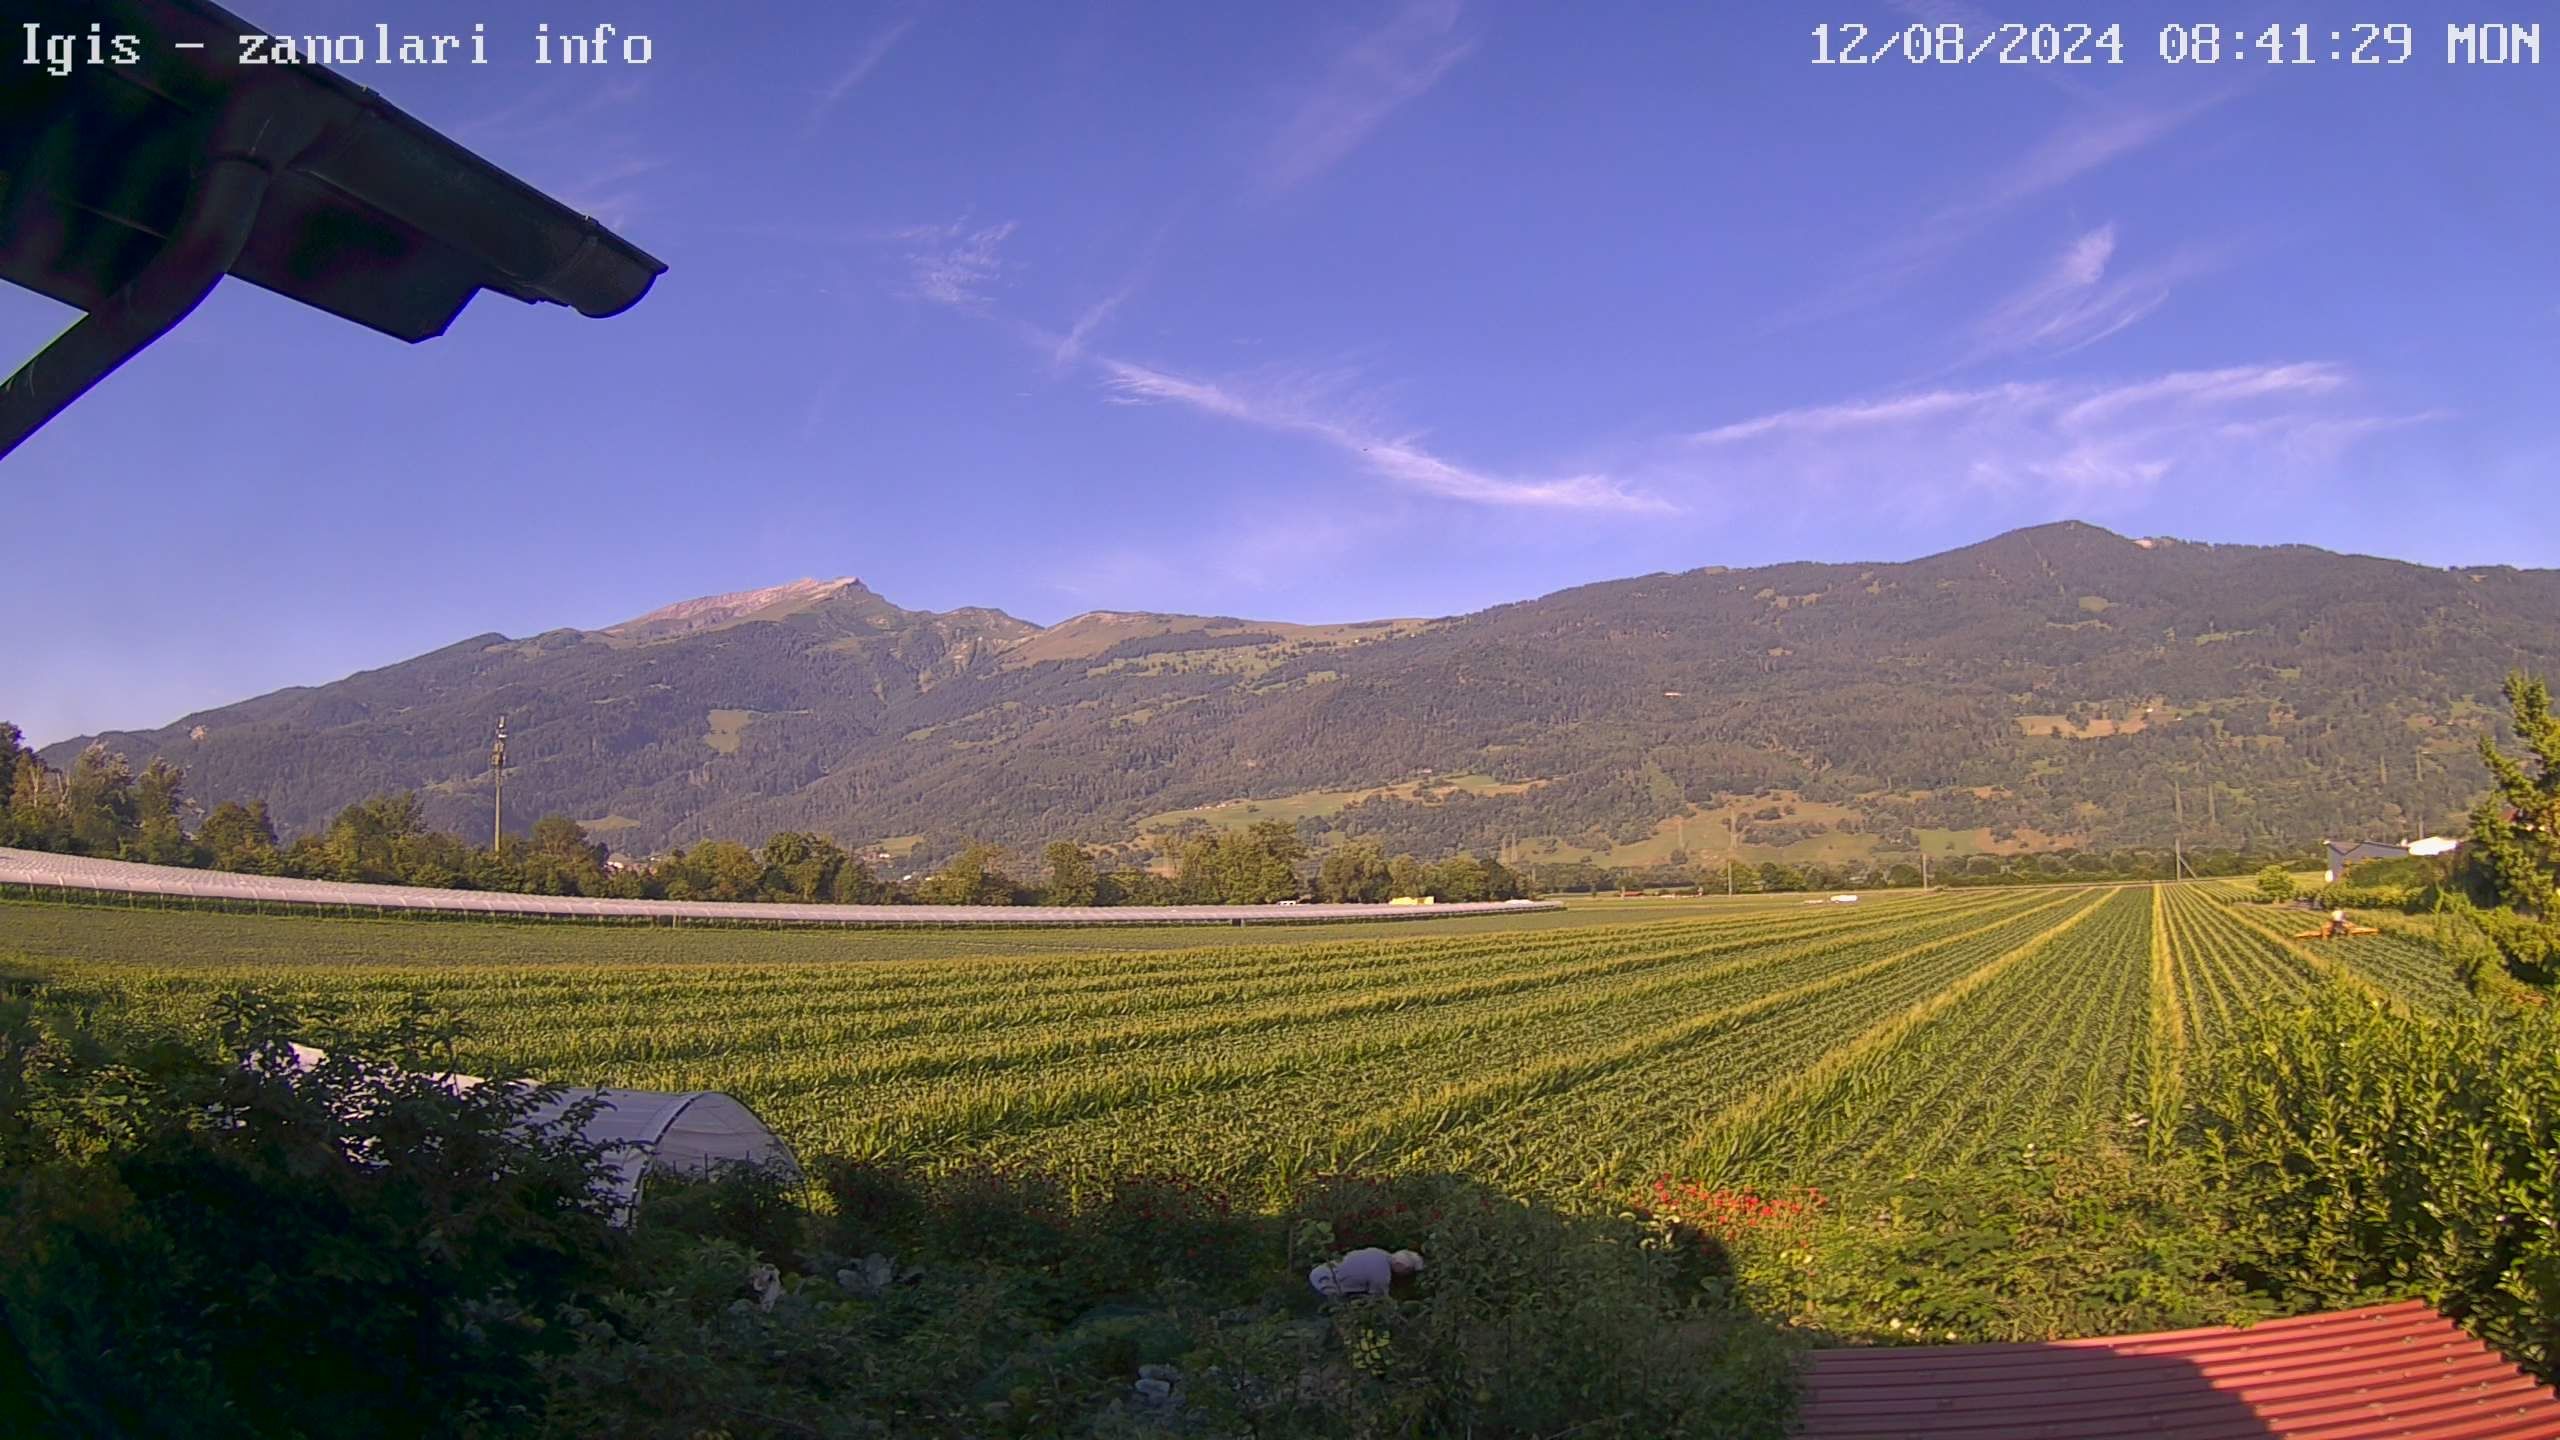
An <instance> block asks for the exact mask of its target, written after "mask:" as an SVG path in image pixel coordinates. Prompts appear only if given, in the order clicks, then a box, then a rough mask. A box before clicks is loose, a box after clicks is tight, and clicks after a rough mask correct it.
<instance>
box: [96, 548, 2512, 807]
mask: <svg viewBox="0 0 2560 1440" xmlns="http://www.w3.org/2000/svg"><path fill="white" fill-rule="evenodd" d="M2555 636H2560V572H2555V571H2531V570H2515V569H2512V568H2508V567H2471V568H2455V569H2443V570H2439V569H2434V568H2430V567H2422V566H2416V565H2411V564H2408V563H2406V562H2400V561H2393V560H2387V559H2382V558H2379V557H2365V556H2348V555H2338V554H2333V553H2332V552H2328V551H2323V550H2317V549H2314V548H2311V547H2301V546H2228V545H2212V544H2204V543H2199V542H2190V541H2182V540H2176V539H2172V538H2169V537H2150V538H2148V539H2147V540H2136V539H2129V538H2127V537H2124V536H2120V535H2115V534H2113V533H2111V532H2108V531H2105V530H2103V529H2100V528H2099V527H2096V526H2093V525H2087V524H2085V523H2082V522H2076V521H2069V522H2059V523H2056V524H2053V525H2046V526H2038V527H2032V528H2029V529H2024V530H2015V531H2010V532H2007V533H2005V534H2002V535H1997V536H1992V537H1990V538H1988V539H1986V540H1983V541H1979V542H1976V543H1974V544H1972V545H1967V546H1962V547H1958V548H1956V549H1952V550H1948V551H1943V552H1939V553H1937V554H1934V555H1929V556H1923V557H1920V558H1919V559H1916V560H1909V561H1899V562H1894V561H1875V562H1816V561H1799V562H1785V563H1780V564H1776V565H1766V566H1754V567H1745V568H1733V567H1724V566H1705V567H1700V568H1697V569H1693V570H1687V571H1679V572H1658V573H1656V574H1652V575H1645V576H1636V577H1631V578H1627V579H1621V580H1608V581H1596V582H1592V583H1590V584H1586V585H1579V586H1572V587H1567V588H1565V589H1562V590H1558V591H1554V592H1551V593H1549V594H1546V595H1542V596H1539V597H1536V598H1533V599H1527V600H1520V601H1513V602H1509V603H1506V604H1503V605H1497V606H1493V607H1490V608H1488V609H1485V610H1480V611H1476V612H1472V613H1469V614H1464V615H1455V616H1445V617H1438V618H1432V619H1396V620H1380V621H1364V622H1358V623H1354V624H1346V625H1304V624H1298V623H1295V622H1287V621H1264V620H1251V619H1245V618H1240V617H1232V616H1192V615H1178V614H1162V613H1156V612H1144V611H1125V610H1097V611H1088V612H1085V613H1083V614H1080V615H1075V616H1070V617H1068V618H1066V619H1064V620H1061V621H1059V622H1057V623H1056V624H1054V625H1049V626H1041V625H1036V624H1033V623H1031V622H1028V621H1023V620H1020V619H1018V618H1016V617H1013V616H1011V615H1008V614H1005V613H1004V612H1002V611H1000V610H994V609H987V608H963V609H957V610H952V611H945V612H931V611H912V610H907V609H904V608H902V607H900V606H898V605H896V604H895V603H894V602H892V601H889V600H888V599H886V598H885V597H882V596H879V595H878V594H876V592H873V591H871V590H869V589H868V588H867V587H865V586H863V585H862V584H861V582H860V581H858V580H855V579H853V578H851V577H843V578H839V579H836V580H825V581H822V580H814V579H811V580H801V581H794V582H790V583H788V584H785V585H780V586H769V587H764V588H762V589H755V590H746V591H737V592H730V593H728V594H725V595H719V596H705V597H698V598H697V599H695V600H691V601H679V602H675V603H674V604H672V605H669V606H662V607H660V608H659V609H657V610H654V611H651V612H648V614H646V615H643V616H639V617H635V618H634V619H633V620H631V621H624V622H620V623H619V624H617V625H614V626H609V627H606V628H604V629H603V630H596V631H585V630H555V631H549V632H544V633H543V634H540V635H536V636H531V637H526V638H524V639H510V638H508V637H505V636H499V635H481V636H474V637H471V638H469V639H466V640H462V641H457V642H455V643H454V644H452V645H448V646H445V647H441V648H439V649H437V650H432V651H429V652H427V653H426V654H424V655H420V656H416V657H412V658H411V659H409V660H404V661H399V662H395V663H393V664H391V665H386V666H382V667H377V668H376V669H373V670H368V671H362V672H358V673H357V674H355V675H351V676H348V677H346V678H344V679H342V680H339V681H334V682H331V683H329V684H326V685H319V686H306V687H295V688H291V689H286V690H280V691H276V692H272V693H270V694H268V695H264V696H258V697H253V698H251V699H249V700H245V701H242V702H239V703H238V704H235V705H230V706H221V707H216V708H214V709H211V710H206V711H201V712H198V713H197V714H194V715H189V716H186V717H182V718H181V719H180V720H178V721H176V722H175V723H173V724H171V725H168V726H163V727H160V728H159V729H157V730H148V731H120V732H108V733H107V734H106V735H105V736H104V737H95V738H103V739H104V740H105V741H106V742H107V743H109V744H110V745H112V746H114V747H115V748H118V749H122V750H125V751H126V752H127V753H129V754H131V755H133V757H134V758H135V760H136V761H137V763H140V762H141V761H142V760H144V759H145V758H146V757H147V756H149V755H155V754H159V755H166V756H167V757H168V758H170V759H171V760H172V761H173V762H175V763H178V764H180V765H183V766H185V767H186V768H187V769H188V771H189V774H190V786H191V789H192V790H193V791H194V793H196V794H197V795H200V796H203V797H205V798H206V799H207V800H208V801H210V800H213V799H227V798H250V797H252V796H255V797H258V798H265V799H267V800H268V801H269V803H270V805H271V806H272V807H273V808H274V810H275V812H276V815H277V818H278V821H279V823H280V824H281V825H282V826H283V827H284V828H285V829H287V830H288V831H294V830H300V829H303V828H307V827H309V826H311V825H314V824H316V823H318V822H319V821H321V820H322V819H325V817H326V816H327V814H329V813H331V812H332V811H334V809H335V808H337V807H339V806H342V805H344V804H346V803H348V802H350V801H352V800H353V799H356V798H361V796H362V795H363V794H366V793H370V792H372V791H375V790H380V789H387V788H415V789H418V790H420V791H421V793H422V795H423V796H424V798H425V800H426V802H427V805H428V810H429V814H430V816H431V817H436V818H438V819H440V820H447V821H450V822H451V823H457V824H458V823H470V822H471V821H476V820H477V819H479V818H480V817H485V815H486V813H487V777H486V774H485V766H486V755H487V734H488V730H489V728H490V726H491V724H492V723H493V722H494V719H495V717H496V715H497V714H498V713H505V714H506V715H507V716H508V722H509V730H510V735H509V747H510V749H509V754H510V761H511V765H512V767H513V768H511V770H510V772H509V776H508V797H509V801H510V813H511V815H520V816H522V818H523V821H524V822H526V823H529V822H530V820H531V819H532V818H534V817H535V816H536V815H538V814H541V813H545V812H548V811H558V812H561V813H567V814H570V815H572V816H574V817H575V818H578V819H580V820H582V821H587V822H591V823H593V824H594V825H596V826H597V827H598V828H599V830H600V831H601V833H603V834H604V836H605V838H608V839H609V840H611V841H613V842H614V843H615V844H616V845H617V846H620V847H623V848H631V849H639V850H649V849H656V848H662V847H664V846H667V845H672V844H682V843H688V842H690V841H691V840H694V839H699V838H705V837H707V836H713V835H717V836H722V837H725V838H737V839H748V840H752V839H757V838H760V837H761V836H762V835H763V834H765V833H769V832H771V831H773V830H777V829H786V828H806V829H818V830H824V831H827V832H829V833H834V834H837V835H839V836H840V837H841V838H845V839H848V840H866V839H884V838H891V837H896V838H901V839H904V840H907V841H908V842H909V843H911V844H915V845H917V846H919V847H921V848H922V849H923V850H926V851H931V850H934V849H936V848H942V847H947V846H948V845H952V844H956V843H958V841H959V839H960V838H962V837H966V836H983V837H984V838H989V839H994V840H997V841H999V842H1001V843H1008V844H1013V845H1017V846H1026V847H1027V846H1030V845H1033V844H1036V843H1038V842H1040V841H1043V840H1046V839H1051V838H1062V837H1072V838H1077V839H1081V840H1086V841H1089V842H1094V843H1111V842H1121V843H1130V842H1135V841H1137V840H1138V839H1139V838H1140V835H1141V832H1142V831H1143V829H1144V828H1145V824H1144V822H1148V821H1149V820H1150V819H1151V818H1153V817H1163V816H1168V815H1175V816H1183V817H1186V818H1187V820H1188V821H1189V823H1194V824H1198V823H1225V822H1226V821H1228V820H1230V819H1231V818H1233V816H1234V815H1241V814H1245V813H1250V809H1251V807H1253V806H1255V805H1257V804H1265V803H1267V804H1270V805H1272V806H1273V807H1275V808H1274V811H1273V813H1276V814H1285V815H1289V816H1291V817H1293V818H1296V819H1298V820H1299V821H1300V822H1301V824H1302V825H1304V826H1306V827H1308V828H1309V829H1310V832H1311V834H1312V836H1313V838H1316V839H1318V840H1319V841H1322V840H1327V839H1334V838H1343V837H1346V836H1350V835H1367V836H1370V837H1371V838H1377V839H1380V840H1382V841H1384V842H1388V843H1392V844H1394V845H1396V846H1397V848H1409V849H1415V850H1417V851H1419V852H1429V851H1434V850H1448V849H1454V848H1460V847H1473V848H1480V849H1487V850H1501V851H1503V852H1505V853H1509V854H1512V855H1514V856H1515V857H1531V858H1535V857H1541V856H1544V857H1549V858H1577V857H1579V856H1582V855H1604V856H1607V855H1621V854H1627V853H1634V852H1635V851H1637V850H1641V849H1642V848H1643V847H1646V846H1652V847H1653V848H1654V849H1655V850H1657V851H1663V850H1666V848H1667V847H1669V846H1670V844H1671V842H1670V839H1669V838H1668V837H1670V836H1671V835H1673V834H1674V833H1675V831H1676V833H1678V834H1680V835H1682V836H1684V837H1685V833H1686V828H1687V826H1688V824H1689V822H1690V821H1692V820H1699V819H1706V820H1710V821H1711V822H1712V819H1713V817H1715V816H1717V815H1720V814H1727V815H1728V816H1729V818H1730V819H1731V820H1732V822H1733V833H1734V834H1735V835H1736V836H1737V837H1741V836H1743V835H1745V834H1746V833H1748V834H1751V835H1755V836H1757V837H1758V838H1757V840H1754V841H1752V842H1750V843H1752V845H1753V848H1754V849H1755V850H1758V851H1774V852H1776V853H1780V854H1786V853H1794V852H1795V851H1797V850H1802V849H1803V848H1804V847H1806V846H1808V845H1810V846H1814V847H1815V848H1820V847H1823V846H1830V847H1834V848H1838V847H1841V846H1848V847H1851V848H1856V847H1857V846H1861V845H1863V846H1865V847H1866V848H1867V849H1868V850H1869V851H1871V852H1879V853H1880V852H1882V851H1885V850H1896V849H1900V848H1907V847H1912V846H1917V845H1919V844H1921V843H1928V844H1931V845H1933V846H1939V845H1944V846H1956V847H1959V848H1961V845H1962V843H1963V842H1965V841H1966V840H1967V839H1968V837H1969V839H1970V842H1971V843H1972V844H1973V846H1974V848H1981V847H1984V846H2009V845H2016V844H2027V845H2034V844H2050V843H2058V842H2060V841H2063V840H2069V841H2075V842H2078V843H2084V844H2092V845H2097V844H2127V843H2141V842H2145V841H2147V840H2149V839H2150V838H2153V837H2155V836H2157V835H2159V834H2164V833H2167V830H2168V826H2169V824H2170V823H2171V821H2170V817H2168V816H2167V815H2164V814H2160V813H2158V812H2160V811H2162V810H2165V809H2167V808H2169V807H2170V806H2171V805H2172V804H2173V800H2172V797H2171V796H2170V795H2168V794H2161V795H2158V796H2156V797H2155V796H2153V795H2152V793H2151V792H2152V791H2154V790H2166V789H2169V788H2173V787H2175V786H2177V785H2181V784H2183V785H2189V786H2201V787H2205V788H2204V789H2203V793H2204V795H2205V796H2206V803H2207V805H2208V807H2209V811H2210V820H2209V822H2208V824H2207V825H2206V826H2203V827H2199V828H2202V829H2204V830H2205V832H2206V833H2207V834H2208V835H2209V836H2211V837H2213V838H2219V839H2224V840H2228V841H2231V842H2234V843H2237V842H2240V841H2246V840H2250V839H2255V838H2263V837H2276V838H2289V839H2298V840H2301V841H2304V842H2306V843H2307V842H2308V841H2310V840H2315V839H2317V838H2319V835H2318V834H2317V833H2296V832H2305V831H2310V832H2318V831H2324V830H2328V829H2332V828H2339V829H2345V828H2352V827H2355V826H2367V827H2387V826H2390V825H2402V826H2403V827H2404V828H2405V823H2406V822H2408V821H2411V820H2413V819H2415V818H2416V817H2417V816H2418V815H2419V814H2421V813H2425V812H2429V811H2432V812H2433V813H2434V814H2436V815H2437V816H2438V817H2442V816H2445V815H2448V814H2450V813H2452V811H2453V810H2454V809H2455V808H2457V807H2458V806H2459V805H2460V804H2461V803H2462V802H2463V801H2464V800H2465V798H2466V797H2467V796H2468V794H2469V793H2470V792H2471V791H2472V790H2473V789H2476V787H2477V785H2478V783H2479V781H2480V779H2481V777H2480V776H2479V775H2478V773H2477V764H2476V761H2473V760H2469V759H2467V758H2466V757H2467V751H2468V749H2469V748H2470V745H2471V739H2472V737H2473V736H2476V734H2477V733H2479V732H2480V731H2481V729H2482V728H2483V727H2484V726H2485V725H2486V724H2487V723H2489V722H2488V719H2487V716H2488V714H2489V710H2488V706H2487V705H2485V704H2484V703H2483V699H2484V697H2489V698H2492V699H2493V698H2494V690H2495V684H2496V680H2497V678H2498V676H2499V675H2501V674H2502V673H2503V672H2504V670H2505V669H2506V668H2508V666H2509V665H2511V664H2514V663H2527V664H2536V665H2539V666H2541V668H2545V669H2548V668H2551V666H2550V663H2549V662H2550V661H2551V659H2552V658H2553V654H2554V643H2555ZM91 738H93V737H80V738H78V739H75V740H72V741H66V742H63V743H62V744H59V745H56V746H53V747H48V749H47V751H46V753H47V755H48V757H49V758H51V759H53V760H54V762H55V763H57V764H59V763H62V761H63V760H64V759H65V758H66V757H67V756H69V755H70V754H73V753H76V750H77V749H78V747H79V746H80V745H81V744H83V743H86V742H87V741H88V740H90V739H91ZM2404 755H2405V757H2406V758H2405V761H2404V760H2403V758H2402V757H2403V756H2404ZM2395 765H2396V766H2398V767H2399V768H2400V769H2401V771H2402V772H2403V775H2402V779H2401V780H2400V781H2398V782H2393V781H2390V780H2388V779H2387V778H2386V775H2387V771H2388V769H2389V767H2391V766H2395ZM2466 766H2468V769H2466V768H2465V767H2466ZM2413 767H2415V768H2416V770H2417V773H2416V774H2415V775H2410V774H2408V773H2407V772H2408V771H2409V770H2411V769H2412V768H2413ZM1461 776H1463V777H1472V778H1471V779H1470V780H1469V781H1468V783H1467V784H1465V785H1457V786H1450V785H1445V784H1440V783H1438V782H1428V783H1425V784H1424V785H1423V788H1422V789H1418V790H1417V789H1413V788H1411V787H1412V786H1413V785H1414V784H1415V783H1416V782H1418V781H1428V777H1461ZM1345 796H1349V797H1353V798H1350V799H1343V798H1341V797H1345ZM1311 797H1325V798H1311ZM1742 797H1758V798H1765V799H1766V801H1767V803H1761V804H1754V805H1750V806H1742V805H1740V800H1741V798H1742ZM2155 802H2156V803H2155ZM519 807H520V808H519ZM1222 807H1225V808H1222ZM1230 810H1231V811H1232V814H1231V813H1230ZM1771 810H1775V811H1776V812H1777V813H1776V815H1775V816H1774V817H1771V816H1767V815H1764V814H1763V813H1762V812H1766V811H1771ZM1790 810H1792V811H1793V813H1792V814H1790V813H1789V812H1790ZM2234 811H2236V812H2237V813H2236V814H2234V813H2231V812H2234ZM1744 813H1748V814H1749V815H1751V816H1753V817H1755V818H1754V819H1752V820H1751V821H1749V822H1748V823H1746V822H1745V821H1744V820H1743V819H1742V818H1741V817H1742V815H1743V814H1744ZM465 817H468V819H466V818H465ZM1204 817H1205V818H1204ZM1763 842H1765V843H1763ZM1631 847H1632V849H1631Z"/></svg>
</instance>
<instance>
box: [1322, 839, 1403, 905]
mask: <svg viewBox="0 0 2560 1440" xmlns="http://www.w3.org/2000/svg"><path fill="white" fill-rule="evenodd" d="M1387 886H1388V875H1387V857H1386V855H1385V853H1384V852H1382V851H1380V850H1379V849H1378V842H1376V841H1375V840H1354V841H1352V842H1351V843H1350V844H1348V845H1338V846H1335V847H1334V848H1333V849H1332V850H1330V851H1328V852H1326V854H1325V857H1324V861H1323V863H1321V864H1319V865H1318V866H1317V867H1316V898H1317V899H1319V900H1325V901H1329V902H1332V903H1334V904H1337V905H1360V904H1375V903H1377V902H1378V901H1381V900H1384V899H1386V898H1387Z"/></svg>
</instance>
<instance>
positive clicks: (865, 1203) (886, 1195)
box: [816, 1156, 925, 1254]
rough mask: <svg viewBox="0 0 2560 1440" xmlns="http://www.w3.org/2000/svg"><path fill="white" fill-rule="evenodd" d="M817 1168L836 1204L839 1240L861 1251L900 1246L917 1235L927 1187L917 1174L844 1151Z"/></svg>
mask: <svg viewBox="0 0 2560 1440" xmlns="http://www.w3.org/2000/svg"><path fill="white" fill-rule="evenodd" d="M816 1168H817V1176H818V1185H819V1188H821V1189H823V1190H824V1191H826V1193H827V1198H828V1199H829V1200H831V1201H833V1202H834V1205H835V1212H836V1242H837V1244H839V1245H841V1246H842V1247H843V1248H845V1249H846V1250H849V1251H852V1252H854V1253H856V1254H861V1253H864V1252H867V1251H874V1250H896V1249H899V1248H900V1247H902V1246H904V1245H906V1244H907V1243H908V1242H909V1241H910V1240H911V1239H912V1238H913V1237H914V1234H915V1227H916V1224H917V1222H918V1221H919V1220H920V1219H922V1217H923V1215H924V1208H925V1197H924V1188H923V1186H922V1185H921V1184H920V1183H919V1182H918V1181H917V1179H916V1177H915V1176H913V1175H910V1174H909V1173H907V1172H906V1171H904V1170H900V1169H897V1168H896V1167H894V1166H888V1165H880V1164H875V1163H873V1162H871V1161H866V1160H850V1159H845V1158H843V1157H840V1156H839V1157H833V1158H830V1159H828V1160H825V1161H823V1162H821V1163H820V1164H819V1165H818V1166H817V1167H816Z"/></svg>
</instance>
